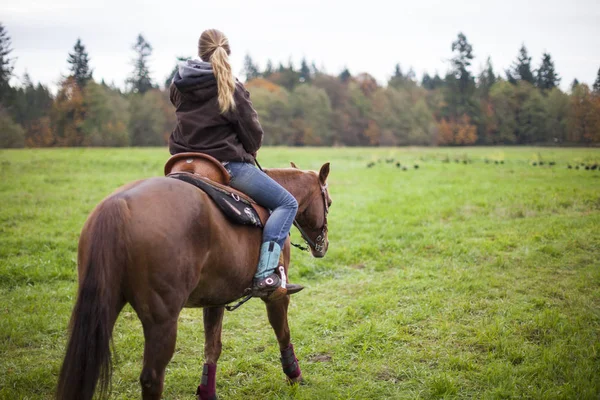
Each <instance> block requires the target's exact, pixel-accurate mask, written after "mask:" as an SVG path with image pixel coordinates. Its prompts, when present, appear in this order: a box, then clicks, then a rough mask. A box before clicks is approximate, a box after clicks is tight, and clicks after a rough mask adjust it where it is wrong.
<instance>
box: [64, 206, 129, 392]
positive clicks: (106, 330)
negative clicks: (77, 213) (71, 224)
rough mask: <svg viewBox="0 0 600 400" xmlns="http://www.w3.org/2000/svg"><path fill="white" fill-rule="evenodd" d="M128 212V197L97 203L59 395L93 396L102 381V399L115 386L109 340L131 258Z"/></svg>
mask: <svg viewBox="0 0 600 400" xmlns="http://www.w3.org/2000/svg"><path fill="white" fill-rule="evenodd" d="M128 216H129V209H128V207H127V203H126V202H125V200H124V199H123V198H121V197H120V196H118V195H116V196H111V197H109V198H108V199H106V200H105V201H103V202H102V203H101V204H100V205H99V206H98V208H97V209H96V210H95V211H94V213H93V214H92V215H91V216H90V219H89V220H88V222H87V223H86V226H85V227H84V229H83V231H82V233H81V238H80V249H79V262H80V263H82V264H81V265H79V275H80V279H79V292H78V295H77V302H76V303H75V308H74V309H73V314H72V315H71V322H70V324H69V327H70V335H69V341H68V344H67V350H66V354H65V359H64V361H63V365H62V368H61V371H60V377H59V380H58V388H57V399H59V400H76V399H77V400H89V399H92V397H93V395H94V391H95V389H96V385H97V384H98V380H99V381H100V385H99V391H100V397H101V398H102V397H103V396H104V395H105V394H106V393H107V390H108V388H109V386H110V378H111V375H112V360H111V349H110V342H111V339H112V330H113V326H114V322H115V320H116V318H117V315H118V313H119V302H120V301H121V300H120V299H119V297H120V296H121V291H120V287H121V279H122V276H123V274H122V272H123V269H124V267H125V265H126V262H127V257H128V256H127V248H126V242H127V237H126V230H125V222H126V221H127V220H128ZM82 275H83V276H82Z"/></svg>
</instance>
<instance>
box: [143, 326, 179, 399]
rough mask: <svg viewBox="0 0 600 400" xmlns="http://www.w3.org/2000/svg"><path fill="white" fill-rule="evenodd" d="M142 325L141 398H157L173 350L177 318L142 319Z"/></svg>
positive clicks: (160, 392)
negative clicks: (155, 321)
mask: <svg viewBox="0 0 600 400" xmlns="http://www.w3.org/2000/svg"><path fill="white" fill-rule="evenodd" d="M142 325H143V326H144V337H145V339H146V340H145V344H144V368H143V369H142V374H141V375H140V383H141V385H142V398H143V399H144V400H159V399H160V397H161V394H162V391H163V384H164V380H165V368H166V367H167V364H168V363H169V361H171V357H172V356H173V352H174V351H175V341H176V338H177V318H174V319H169V320H166V321H164V322H162V323H160V324H154V323H153V322H150V321H142Z"/></svg>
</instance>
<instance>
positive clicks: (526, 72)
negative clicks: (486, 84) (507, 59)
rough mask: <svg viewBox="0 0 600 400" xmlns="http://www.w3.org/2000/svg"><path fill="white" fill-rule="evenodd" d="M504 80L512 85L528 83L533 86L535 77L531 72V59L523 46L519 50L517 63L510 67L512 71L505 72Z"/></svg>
mask: <svg viewBox="0 0 600 400" xmlns="http://www.w3.org/2000/svg"><path fill="white" fill-rule="evenodd" d="M506 78H507V79H508V81H509V82H510V83H513V84H514V83H516V82H517V81H525V82H529V83H531V84H532V85H534V84H535V77H534V76H533V71H532V70H531V57H529V54H528V53H527V48H526V47H525V45H524V44H523V45H522V46H521V48H520V49H519V55H518V57H517V61H516V62H515V63H514V64H513V66H512V70H511V71H507V73H506Z"/></svg>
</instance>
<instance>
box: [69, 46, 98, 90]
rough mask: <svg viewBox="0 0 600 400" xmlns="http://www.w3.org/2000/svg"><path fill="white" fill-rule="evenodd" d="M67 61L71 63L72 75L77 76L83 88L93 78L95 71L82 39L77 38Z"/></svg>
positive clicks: (76, 79)
mask: <svg viewBox="0 0 600 400" xmlns="http://www.w3.org/2000/svg"><path fill="white" fill-rule="evenodd" d="M67 62H68V63H69V64H70V66H69V70H70V71H71V76H72V77H73V78H75V82H77V85H79V87H80V88H82V89H83V88H84V87H85V85H86V84H87V83H88V81H90V80H91V79H92V72H93V71H92V70H91V69H90V65H89V63H90V58H89V55H88V53H87V52H86V51H85V46H84V45H83V44H82V43H81V39H77V42H76V43H75V46H74V47H73V53H69V58H68V59H67Z"/></svg>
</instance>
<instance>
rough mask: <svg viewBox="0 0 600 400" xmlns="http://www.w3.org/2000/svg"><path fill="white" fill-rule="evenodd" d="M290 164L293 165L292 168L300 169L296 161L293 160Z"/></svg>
mask: <svg viewBox="0 0 600 400" xmlns="http://www.w3.org/2000/svg"><path fill="white" fill-rule="evenodd" d="M290 165H291V166H292V168H296V169H298V167H296V164H294V162H293V161H290Z"/></svg>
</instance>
